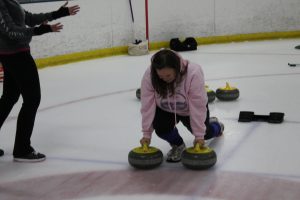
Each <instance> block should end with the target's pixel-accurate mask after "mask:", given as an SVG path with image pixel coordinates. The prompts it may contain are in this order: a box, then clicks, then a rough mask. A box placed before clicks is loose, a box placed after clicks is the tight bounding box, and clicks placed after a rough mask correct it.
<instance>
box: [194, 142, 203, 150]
mask: <svg viewBox="0 0 300 200" xmlns="http://www.w3.org/2000/svg"><path fill="white" fill-rule="evenodd" d="M204 148H205V147H204V146H203V145H201V144H200V143H196V144H195V146H194V150H195V151H196V152H200V151H201V149H204Z"/></svg>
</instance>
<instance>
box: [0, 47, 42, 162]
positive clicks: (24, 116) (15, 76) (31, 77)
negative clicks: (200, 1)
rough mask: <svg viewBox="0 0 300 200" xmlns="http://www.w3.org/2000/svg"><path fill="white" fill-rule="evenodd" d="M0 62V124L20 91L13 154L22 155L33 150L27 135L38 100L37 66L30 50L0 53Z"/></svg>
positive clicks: (33, 118) (33, 119) (39, 91)
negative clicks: (0, 70) (0, 86)
mask: <svg viewBox="0 0 300 200" xmlns="http://www.w3.org/2000/svg"><path fill="white" fill-rule="evenodd" d="M0 62H1V63H2V66H3V69H4V82H3V93H2V96H1V98H0V128H1V127H2V125H3V123H4V121H5V119H6V118H7V116H8V115H9V113H10V111H11V110H12V108H13V106H14V105H15V103H16V102H17V101H18V99H19V97H20V95H21V96H22V99H23V104H22V107H21V110H20V112H19V114H18V120H17V130H16V137H15V144H14V151H13V155H14V156H15V157H18V156H24V155H26V154H28V153H31V152H32V151H33V150H34V149H33V148H32V147H31V142H30V138H31V135H32V130H33V126H34V121H35V116H36V112H37V109H38V107H39V104H40V100H41V89H40V81H39V75H38V70H37V67H36V64H35V62H34V59H33V58H32V56H31V54H30V52H29V51H26V52H19V53H16V54H11V55H0Z"/></svg>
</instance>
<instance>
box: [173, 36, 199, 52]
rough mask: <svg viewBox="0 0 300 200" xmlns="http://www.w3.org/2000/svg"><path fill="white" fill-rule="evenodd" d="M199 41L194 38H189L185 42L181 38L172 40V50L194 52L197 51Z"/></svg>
mask: <svg viewBox="0 0 300 200" xmlns="http://www.w3.org/2000/svg"><path fill="white" fill-rule="evenodd" d="M197 46H198V44H197V41H196V40H195V38H193V37H187V38H186V39H185V40H184V41H183V42H181V41H180V40H179V38H173V39H171V40H170V49H172V50H174V51H192V50H197Z"/></svg>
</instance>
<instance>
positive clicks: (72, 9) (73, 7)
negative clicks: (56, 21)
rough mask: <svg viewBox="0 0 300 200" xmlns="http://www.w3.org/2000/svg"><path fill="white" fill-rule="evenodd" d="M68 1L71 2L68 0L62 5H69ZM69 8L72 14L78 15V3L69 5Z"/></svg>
mask: <svg viewBox="0 0 300 200" xmlns="http://www.w3.org/2000/svg"><path fill="white" fill-rule="evenodd" d="M68 3H69V1H68V0H67V1H66V3H65V4H64V5H62V7H67V5H68ZM68 9H69V14H70V15H76V14H77V13H78V12H79V10H80V7H79V6H78V5H75V6H70V7H68Z"/></svg>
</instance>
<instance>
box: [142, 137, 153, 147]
mask: <svg viewBox="0 0 300 200" xmlns="http://www.w3.org/2000/svg"><path fill="white" fill-rule="evenodd" d="M140 143H141V145H143V144H145V143H146V144H148V145H149V144H150V143H151V139H150V138H145V137H143V138H142V139H140Z"/></svg>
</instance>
